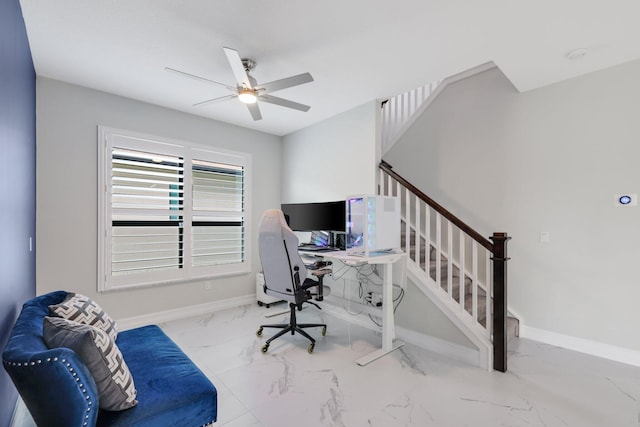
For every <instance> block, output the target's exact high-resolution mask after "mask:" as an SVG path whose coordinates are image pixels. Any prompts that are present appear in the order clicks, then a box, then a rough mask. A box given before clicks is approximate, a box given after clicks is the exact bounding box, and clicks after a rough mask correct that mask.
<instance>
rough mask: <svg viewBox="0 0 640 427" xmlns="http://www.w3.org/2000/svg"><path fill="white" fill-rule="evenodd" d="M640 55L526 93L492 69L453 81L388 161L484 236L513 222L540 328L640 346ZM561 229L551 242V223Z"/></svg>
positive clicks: (519, 279) (529, 312) (525, 293)
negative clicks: (637, 198)
mask: <svg viewBox="0 0 640 427" xmlns="http://www.w3.org/2000/svg"><path fill="white" fill-rule="evenodd" d="M639 75H640V61H636V62H632V63H628V64H625V65H622V66H618V67H615V68H611V69H608V70H604V71H600V72H597V73H593V74H590V75H586V76H583V77H579V78H575V79H572V80H569V81H566V82H562V83H558V84H555V85H552V86H548V87H545V88H541V89H537V90H534V91H531V92H526V93H518V92H517V91H516V90H515V89H514V88H513V86H512V85H511V84H510V83H509V81H508V80H507V79H506V78H505V76H504V75H503V74H502V73H501V72H500V71H499V70H498V69H493V70H489V71H486V72H484V73H481V74H479V75H476V76H473V77H470V78H468V79H465V80H462V81H459V82H457V83H455V84H453V85H451V86H449V87H448V88H446V89H445V91H444V92H443V93H442V94H441V95H440V97H439V98H438V99H437V100H436V101H435V102H434V103H433V104H432V105H431V106H430V107H429V108H428V109H427V110H426V112H425V114H424V115H423V116H422V117H421V118H420V119H419V120H418V121H417V122H416V124H415V125H414V126H412V128H411V129H410V130H409V131H408V132H407V133H406V134H405V135H404V136H403V137H402V139H401V141H400V142H399V143H398V144H396V145H395V146H394V147H393V148H392V149H391V151H390V152H389V153H388V154H387V155H385V156H384V159H385V160H386V161H388V162H389V163H390V164H391V165H393V167H394V170H396V171H397V172H398V173H399V174H400V175H402V176H404V177H405V178H407V179H409V180H410V181H412V182H414V183H415V184H416V185H417V186H418V187H419V188H420V189H421V190H423V191H424V192H425V193H427V194H428V195H430V196H431V197H433V198H434V199H435V200H437V201H439V202H440V203H441V204H443V205H444V206H445V207H446V208H448V209H449V210H451V211H452V212H454V213H455V214H457V215H458V216H460V217H461V218H462V219H463V220H464V221H466V222H468V223H469V224H470V225H471V226H473V227H474V228H476V229H477V230H478V231H480V232H481V233H482V234H484V235H487V236H488V235H490V234H491V233H492V232H494V231H507V232H508V233H509V234H510V235H511V236H512V237H513V240H511V242H510V243H509V255H510V256H511V258H512V259H511V261H510V262H509V306H510V307H511V308H512V309H513V310H514V311H515V312H517V313H518V314H519V315H520V316H521V321H522V322H523V323H524V324H525V325H527V326H530V327H533V328H538V329H540V330H545V331H551V332H555V333H558V334H563V335H568V336H573V337H579V338H583V339H587V340H592V341H597V342H601V343H605V344H609V345H613V346H619V347H625V348H629V349H633V350H640V335H639V334H638V333H637V325H638V324H640V311H638V310H637V302H638V301H640V286H638V285H639V284H640V275H639V274H638V272H637V269H636V266H637V262H638V259H639V257H640V244H639V243H640V226H639V220H640V208H638V207H636V208H617V207H614V204H613V196H614V194H617V193H623V192H635V193H640V168H639V167H638V162H639V159H640V121H639V120H638V111H639V110H638V100H639V99H640V80H639V79H638V76H639ZM542 231H547V232H549V233H550V242H549V243H541V242H540V239H539V236H540V232H542Z"/></svg>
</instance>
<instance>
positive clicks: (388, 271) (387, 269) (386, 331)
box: [356, 263, 404, 366]
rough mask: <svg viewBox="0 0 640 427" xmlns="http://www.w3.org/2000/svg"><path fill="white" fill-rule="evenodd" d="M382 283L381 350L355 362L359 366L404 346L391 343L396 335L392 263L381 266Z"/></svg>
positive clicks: (400, 342) (402, 343) (399, 342)
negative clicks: (382, 271) (382, 269)
mask: <svg viewBox="0 0 640 427" xmlns="http://www.w3.org/2000/svg"><path fill="white" fill-rule="evenodd" d="M383 268H384V274H383V281H382V348H381V349H380V350H376V351H374V352H373V353H371V354H368V355H367V356H364V357H361V358H360V359H358V360H356V363H357V364H358V365H360V366H364V365H367V364H369V363H371V362H373V361H374V360H376V359H379V358H380V357H382V356H384V355H385V354H387V353H390V352H392V351H393V350H396V349H398V348H400V347H402V346H403V345H404V342H402V341H397V342H395V343H394V342H393V339H394V338H395V335H396V329H395V321H394V318H393V263H387V264H383Z"/></svg>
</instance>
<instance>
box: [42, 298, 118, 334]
mask: <svg viewBox="0 0 640 427" xmlns="http://www.w3.org/2000/svg"><path fill="white" fill-rule="evenodd" d="M49 315H50V316H57V317H62V318H65V319H68V320H73V321H74V322H78V323H82V324H84V325H90V326H95V327H96V328H98V329H101V330H103V331H105V332H106V333H107V334H109V337H111V339H112V340H115V339H116V337H117V336H118V326H117V325H116V322H115V321H114V320H113V319H112V318H111V317H109V315H108V314H107V313H105V312H104V310H102V308H100V306H99V305H98V304H97V303H96V302H95V301H92V300H91V299H90V298H88V297H85V296H84V295H81V294H74V293H73V292H70V293H69V294H68V295H67V297H66V298H65V299H64V301H62V302H61V303H60V304H56V305H50V306H49Z"/></svg>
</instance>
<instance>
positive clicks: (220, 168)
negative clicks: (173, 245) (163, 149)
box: [191, 159, 245, 268]
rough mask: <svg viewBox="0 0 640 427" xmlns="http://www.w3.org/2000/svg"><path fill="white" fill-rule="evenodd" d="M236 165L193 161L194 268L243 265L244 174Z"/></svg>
mask: <svg viewBox="0 0 640 427" xmlns="http://www.w3.org/2000/svg"><path fill="white" fill-rule="evenodd" d="M244 172H245V171H244V167H242V166H239V165H233V164H225V163H218V162H210V161H204V160H196V159H194V160H193V161H192V177H193V184H192V203H193V206H192V215H193V216H192V228H191V233H192V239H191V242H192V258H191V259H192V266H193V267H195V268H198V267H210V266H215V265H223V264H232V263H241V262H243V261H244V253H245V251H244V242H245V224H244V223H245V218H244V197H245V193H244V190H245V183H244V178H245V173H244Z"/></svg>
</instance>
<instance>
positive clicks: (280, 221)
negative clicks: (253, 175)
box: [256, 209, 331, 353]
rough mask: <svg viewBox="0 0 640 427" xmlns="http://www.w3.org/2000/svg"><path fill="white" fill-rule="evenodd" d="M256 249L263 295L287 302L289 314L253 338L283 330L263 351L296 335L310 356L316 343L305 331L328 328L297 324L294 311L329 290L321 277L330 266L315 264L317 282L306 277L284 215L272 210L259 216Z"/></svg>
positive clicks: (317, 324) (266, 326)
mask: <svg viewBox="0 0 640 427" xmlns="http://www.w3.org/2000/svg"><path fill="white" fill-rule="evenodd" d="M258 246H259V249H258V250H259V252H260V261H261V263H262V270H263V274H264V283H265V284H264V292H265V294H267V295H271V296H274V297H277V298H279V299H283V300H285V301H288V302H289V307H290V311H291V315H290V316H289V323H282V324H272V325H261V326H260V328H259V329H258V330H257V331H256V335H257V336H259V337H261V336H262V330H263V329H264V328H277V329H282V330H281V331H279V332H278V333H277V334H275V335H274V336H272V337H271V338H269V339H268V340H267V341H266V342H265V344H264V345H263V346H262V352H263V353H266V352H267V351H268V350H269V344H271V341H273V340H275V339H277V338H279V337H281V336H282V335H284V334H286V333H287V332H291V335H294V334H295V333H296V332H297V333H299V334H300V335H302V336H304V337H306V338H307V339H308V340H309V341H311V343H310V344H309V347H307V351H308V352H309V353H313V349H314V347H315V343H316V340H315V339H313V338H312V337H311V335H309V334H308V333H307V332H306V331H304V328H313V327H321V328H322V336H325V334H326V333H327V325H326V324H323V323H297V321H296V308H297V309H298V310H302V305H303V304H304V303H305V302H308V303H310V304H313V305H315V306H316V307H318V308H320V307H319V306H318V305H317V304H315V303H313V302H310V301H309V300H311V299H312V298H313V297H314V296H316V298H317V299H318V300H321V299H322V295H323V290H324V293H325V294H326V292H328V290H329V289H328V288H324V289H323V284H322V278H323V277H324V275H325V274H327V273H330V272H331V270H330V269H329V268H326V267H327V265H328V264H329V263H322V262H321V263H316V264H315V265H314V266H313V268H315V270H314V271H313V272H312V274H313V275H314V276H316V277H317V278H318V280H317V281H316V280H313V279H311V278H308V277H307V267H306V266H305V264H304V262H303V261H302V258H300V255H299V254H298V238H297V237H296V235H295V234H294V233H293V231H291V229H290V228H289V226H288V225H287V223H286V222H285V219H284V215H283V213H282V211H281V210H279V209H271V210H268V211H266V212H265V213H264V214H263V215H262V219H261V220H260V230H259V234H258Z"/></svg>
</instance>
